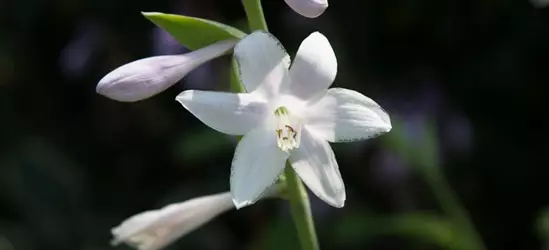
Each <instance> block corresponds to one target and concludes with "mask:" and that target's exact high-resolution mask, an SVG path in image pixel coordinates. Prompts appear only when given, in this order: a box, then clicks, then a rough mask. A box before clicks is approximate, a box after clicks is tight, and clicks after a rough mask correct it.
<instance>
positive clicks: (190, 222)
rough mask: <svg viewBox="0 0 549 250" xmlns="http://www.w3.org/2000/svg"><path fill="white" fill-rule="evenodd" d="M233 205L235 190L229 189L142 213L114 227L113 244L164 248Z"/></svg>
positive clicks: (152, 249) (147, 249)
mask: <svg viewBox="0 0 549 250" xmlns="http://www.w3.org/2000/svg"><path fill="white" fill-rule="evenodd" d="M231 208H234V205H233V202H232V199H231V193H230V192H225V193H220V194H214V195H209V196H202V197H198V198H194V199H191V200H188V201H184V202H181V203H175V204H171V205H168V206H165V207H163V208H161V209H159V210H152V211H146V212H143V213H139V214H137V215H134V216H132V217H130V218H129V219H127V220H125V221H124V222H122V224H120V225H119V226H118V227H116V228H113V229H112V234H113V235H114V237H115V238H114V239H113V241H112V243H111V244H113V245H117V244H119V243H121V242H124V243H126V244H128V245H130V246H132V247H135V248H137V249H139V250H157V249H161V248H163V247H165V246H167V245H168V244H170V243H172V242H173V241H175V240H176V239H177V238H179V237H181V236H183V235H184V234H187V233H189V232H191V231H193V230H195V229H197V228H198V227H200V226H202V225H203V224H205V223H206V222H208V221H210V220H211V219H213V218H214V217H216V216H217V215H219V214H221V213H223V212H225V211H227V210H229V209H231Z"/></svg>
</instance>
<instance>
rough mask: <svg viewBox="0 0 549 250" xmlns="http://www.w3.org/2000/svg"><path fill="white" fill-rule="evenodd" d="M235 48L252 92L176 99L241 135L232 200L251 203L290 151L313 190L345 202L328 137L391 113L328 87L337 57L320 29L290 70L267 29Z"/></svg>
mask: <svg viewBox="0 0 549 250" xmlns="http://www.w3.org/2000/svg"><path fill="white" fill-rule="evenodd" d="M234 53H235V58H236V60H237V62H238V65H239V70H240V77H241V80H242V83H243V84H244V86H245V87H246V90H247V91H248V92H249V93H239V94H234V93H223V92H209V91H195V90H187V91H184V92H182V93H181V94H179V95H178V96H177V98H176V99H177V101H179V102H180V103H181V104H182V105H183V106H184V107H185V108H186V109H188V110H189V111H190V112H191V113H192V114H194V115H195V116H196V117H197V118H198V119H200V120H201V121H202V122H204V123H205V124H206V125H208V126H210V127H212V128H213V129H216V130H218V131H220V132H223V133H227V134H231V135H244V137H243V138H242V140H241V141H240V142H239V143H238V146H237V147H236V152H235V155H234V159H233V163H232V171H231V181H230V184H231V193H232V195H233V202H234V204H235V206H236V207H237V208H240V207H243V206H246V205H250V204H253V203H254V202H255V201H256V200H257V199H258V197H260V195H261V194H262V193H263V192H264V191H265V189H266V188H268V187H269V186H271V185H272V184H273V183H274V182H275V181H276V180H277V178H278V176H279V175H280V174H281V172H282V171H283V169H284V166H285V162H286V160H287V159H288V160H289V162H290V163H291V165H292V167H293V169H294V170H295V171H296V173H297V174H298V175H299V176H300V177H301V179H302V180H303V181H304V182H305V183H306V184H307V186H308V187H309V188H310V189H311V191H312V192H314V193H315V194H316V195H317V196H318V197H320V198H321V199H323V200H324V201H326V202H327V203H328V204H330V205H332V206H335V207H342V206H343V205H344V202H345V188H344V185H343V180H342V179H341V175H340V173H339V168H338V165H337V162H336V159H335V156H334V153H333V151H332V149H331V147H330V144H329V143H328V142H346V141H352V140H359V139H367V138H372V137H374V136H377V135H380V134H382V133H385V132H388V131H389V130H391V122H390V119H389V115H388V114H387V113H385V111H384V110H383V109H382V108H381V107H380V106H379V105H378V104H377V103H375V102H374V101H373V100H371V99H370V98H368V97H366V96H364V95H362V94H360V93H358V92H355V91H352V90H348V89H343V88H332V89H328V87H329V86H330V85H331V84H332V82H333V81H334V79H335V76H336V72H337V61H336V57H335V54H334V52H333V50H332V47H331V46H330V43H329V42H328V40H327V39H326V37H324V36H323V35H322V34H320V33H318V32H315V33H313V34H311V35H310V36H309V37H307V38H306V39H305V40H304V41H303V43H302V44H301V46H300V47H299V50H298V52H297V55H296V58H295V60H294V62H293V64H292V67H291V68H290V69H289V70H288V68H289V66H290V58H289V56H288V54H287V53H286V52H285V50H284V48H283V47H282V46H281V45H280V43H279V42H278V40H277V39H276V38H275V37H273V36H272V35H270V34H268V33H265V32H260V31H258V32H254V33H252V34H250V35H248V36H246V37H245V38H244V39H243V40H241V41H240V42H239V43H238V44H237V45H236V47H235V49H234Z"/></svg>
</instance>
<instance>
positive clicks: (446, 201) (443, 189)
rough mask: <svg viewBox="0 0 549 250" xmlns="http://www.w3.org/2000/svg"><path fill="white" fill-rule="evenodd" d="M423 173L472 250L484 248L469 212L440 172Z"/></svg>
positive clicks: (442, 206) (443, 208) (482, 249)
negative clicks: (468, 241)
mask: <svg viewBox="0 0 549 250" xmlns="http://www.w3.org/2000/svg"><path fill="white" fill-rule="evenodd" d="M424 175H425V177H426V179H427V182H428V183H429V185H430V186H431V189H432V190H433V193H434V195H435V197H436V199H437V200H438V202H439V204H440V206H441V208H442V210H443V211H444V212H445V213H446V214H447V215H449V216H450V217H451V218H452V219H453V221H454V223H456V224H457V225H459V226H460V228H462V230H463V232H464V234H465V235H466V236H467V238H469V240H470V243H471V245H472V246H471V248H474V250H485V249H486V247H485V246H484V243H483V241H482V238H481V237H480V235H479V234H478V232H477V230H476V228H475V226H474V224H473V222H472V220H471V218H470V216H469V214H468V213H467V211H466V210H465V208H464V207H463V205H462V204H461V203H460V202H459V199H458V197H457V195H456V194H455V193H454V191H453V190H452V188H451V187H450V184H449V183H448V181H446V178H445V177H444V175H443V174H442V172H440V171H438V170H436V171H432V172H431V173H424Z"/></svg>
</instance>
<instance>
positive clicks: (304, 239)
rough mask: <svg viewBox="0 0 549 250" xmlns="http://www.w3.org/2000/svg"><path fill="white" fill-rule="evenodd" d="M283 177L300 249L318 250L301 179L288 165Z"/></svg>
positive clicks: (307, 200)
mask: <svg viewBox="0 0 549 250" xmlns="http://www.w3.org/2000/svg"><path fill="white" fill-rule="evenodd" d="M284 175H285V177H286V194H287V197H288V201H289V202H290V207H291V210H292V216H293V218H294V222H295V226H296V229H297V234H298V236H299V242H300V244H301V247H302V248H303V249H304V250H318V249H319V247H318V239H317V237H316V231H315V225H314V222H313V216H312V214H311V205H310V203H309V197H308V196H307V190H305V187H304V186H303V183H302V182H301V179H299V177H298V176H297V175H296V173H295V171H294V169H293V168H292V166H290V165H289V164H286V168H285V169H284Z"/></svg>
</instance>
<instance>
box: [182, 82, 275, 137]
mask: <svg viewBox="0 0 549 250" xmlns="http://www.w3.org/2000/svg"><path fill="white" fill-rule="evenodd" d="M175 99H176V100H177V101H178V102H179V103H181V105H183V107H185V108H186V109H187V110H189V112H191V113H192V114H193V115H194V116H196V118H198V119H199V120H200V121H202V122H203V123H204V124H206V125H208V126H209V127H211V128H213V129H215V130H217V131H219V132H222V133H225V134H230V135H243V134H246V133H247V132H248V131H250V130H251V129H252V128H254V127H256V126H257V125H258V124H259V123H261V122H262V121H263V119H264V117H265V115H266V114H267V103H266V102H265V101H263V100H261V99H260V98H258V96H257V95H253V94H248V93H244V94H235V93H226V92H213V91H200V90H187V91H183V92H182V93H181V94H179V95H178V96H177V97H176V98H175Z"/></svg>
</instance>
